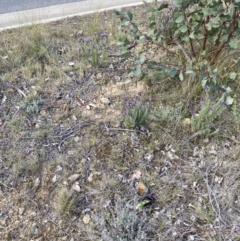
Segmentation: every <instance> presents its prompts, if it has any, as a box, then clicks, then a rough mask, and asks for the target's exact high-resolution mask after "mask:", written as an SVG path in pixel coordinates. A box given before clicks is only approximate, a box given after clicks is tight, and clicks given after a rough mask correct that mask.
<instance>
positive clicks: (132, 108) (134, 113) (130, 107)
mask: <svg viewBox="0 0 240 241" xmlns="http://www.w3.org/2000/svg"><path fill="white" fill-rule="evenodd" d="M148 101H149V99H146V100H145V101H144V99H143V98H142V94H141V93H138V95H137V96H133V97H125V99H124V106H123V118H124V124H125V126H126V127H127V128H129V129H136V128H138V127H140V126H141V125H144V124H146V119H147V117H148V115H149V112H150V111H149V105H148V103H147V102H148Z"/></svg>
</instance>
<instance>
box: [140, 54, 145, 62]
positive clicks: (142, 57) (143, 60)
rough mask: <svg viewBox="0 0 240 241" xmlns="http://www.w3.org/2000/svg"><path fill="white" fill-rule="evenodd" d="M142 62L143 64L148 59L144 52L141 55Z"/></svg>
mask: <svg viewBox="0 0 240 241" xmlns="http://www.w3.org/2000/svg"><path fill="white" fill-rule="evenodd" d="M139 60H140V63H141V64H143V63H144V62H145V60H146V57H145V55H144V54H142V55H141V56H140V59H139Z"/></svg>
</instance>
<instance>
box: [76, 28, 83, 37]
mask: <svg viewBox="0 0 240 241" xmlns="http://www.w3.org/2000/svg"><path fill="white" fill-rule="evenodd" d="M82 35H83V30H82V29H81V30H79V31H78V33H77V36H78V37H79V36H82Z"/></svg>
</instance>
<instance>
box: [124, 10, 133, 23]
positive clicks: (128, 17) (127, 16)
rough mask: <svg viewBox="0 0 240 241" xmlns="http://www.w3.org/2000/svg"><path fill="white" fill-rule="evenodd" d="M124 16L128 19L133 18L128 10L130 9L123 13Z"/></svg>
mask: <svg viewBox="0 0 240 241" xmlns="http://www.w3.org/2000/svg"><path fill="white" fill-rule="evenodd" d="M125 16H126V18H127V19H128V20H129V21H132V20H133V14H132V13H131V12H130V11H127V12H126V13H125Z"/></svg>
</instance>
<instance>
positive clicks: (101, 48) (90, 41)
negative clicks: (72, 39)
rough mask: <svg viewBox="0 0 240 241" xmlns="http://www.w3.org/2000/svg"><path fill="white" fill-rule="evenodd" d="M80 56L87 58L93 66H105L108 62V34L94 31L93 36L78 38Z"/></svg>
mask: <svg viewBox="0 0 240 241" xmlns="http://www.w3.org/2000/svg"><path fill="white" fill-rule="evenodd" d="M79 42H80V48H79V53H80V57H81V58H83V59H85V60H87V61H88V62H89V63H90V64H91V65H92V66H93V67H94V68H96V67H106V66H107V65H108V63H109V61H108V54H107V44H108V34H107V33H104V32H102V33H98V32H94V34H93V36H92V37H91V36H88V37H86V38H83V37H81V38H79Z"/></svg>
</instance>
